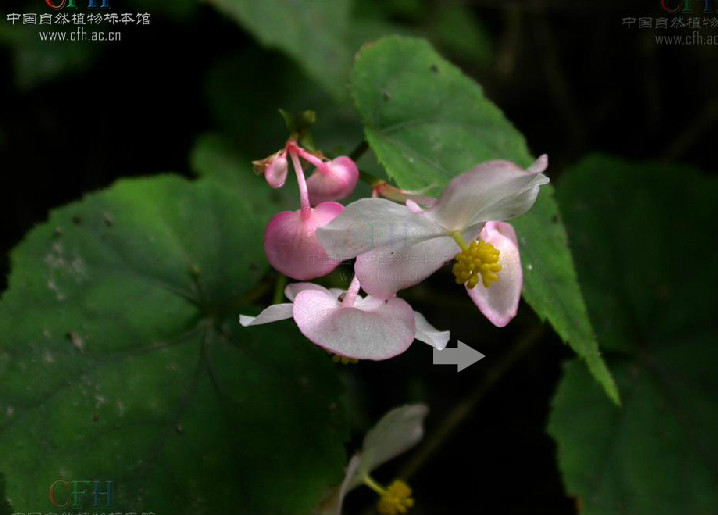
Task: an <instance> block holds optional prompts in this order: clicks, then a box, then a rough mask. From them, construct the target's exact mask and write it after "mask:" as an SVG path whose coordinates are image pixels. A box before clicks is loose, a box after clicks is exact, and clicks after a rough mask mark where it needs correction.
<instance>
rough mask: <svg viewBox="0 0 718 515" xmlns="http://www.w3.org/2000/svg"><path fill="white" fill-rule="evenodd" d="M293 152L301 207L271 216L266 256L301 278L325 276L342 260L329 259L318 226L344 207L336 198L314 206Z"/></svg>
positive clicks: (267, 234)
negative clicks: (321, 241) (311, 204)
mask: <svg viewBox="0 0 718 515" xmlns="http://www.w3.org/2000/svg"><path fill="white" fill-rule="evenodd" d="M290 155H291V158H292V162H293V164H294V169H295V171H296V174H297V182H298V184H299V202H300V206H301V207H300V208H299V210H298V211H282V212H281V213H278V214H276V215H275V216H274V218H272V220H270V222H269V224H268V225H267V230H266V231H265V233H264V251H265V253H266V254H267V260H268V261H269V263H270V264H271V265H272V266H273V267H274V268H275V269H277V270H278V271H280V272H281V273H283V274H284V275H287V276H289V277H291V278H292V279H297V280H300V281H306V280H308V279H314V278H316V277H322V276H324V275H327V274H328V273H329V272H331V271H332V270H334V269H335V268H336V267H337V265H338V264H339V263H340V261H338V260H335V259H330V258H329V257H328V256H327V254H326V252H325V251H324V248H323V247H322V246H321V245H320V244H319V241H318V240H317V235H316V230H317V228H319V227H322V226H324V225H326V224H328V223H329V222H331V221H332V220H333V219H334V218H336V216H337V215H339V213H341V212H342V211H343V210H344V206H342V205H341V204H337V203H336V202H323V203H321V204H319V205H318V206H316V207H315V208H312V207H311V206H310V204H309V195H308V192H307V183H306V181H305V179H304V172H303V171H302V167H301V164H300V162H299V157H298V155H297V153H295V152H291V151H290Z"/></svg>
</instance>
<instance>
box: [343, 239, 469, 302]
mask: <svg viewBox="0 0 718 515" xmlns="http://www.w3.org/2000/svg"><path fill="white" fill-rule="evenodd" d="M459 250H460V249H459V247H458V245H457V244H456V242H455V241H454V240H453V239H452V238H451V237H449V236H442V237H439V238H432V239H430V240H424V241H420V242H418V243H415V244H413V245H409V246H406V245H404V244H403V242H400V244H399V245H394V246H386V247H382V248H379V249H374V250H371V251H369V252H366V253H364V254H361V255H360V256H358V257H357V261H356V264H355V265H354V271H355V272H356V274H357V278H358V279H359V283H361V287H362V289H363V290H364V291H365V292H367V293H368V294H369V295H373V296H375V297H381V298H384V299H387V298H389V297H393V296H394V294H396V292H397V291H399V290H402V289H404V288H408V287H409V286H413V285H415V284H418V283H420V282H421V281H423V280H424V279H426V278H427V277H429V276H430V275H431V274H433V273H434V272H436V271H437V270H438V269H439V268H441V266H442V265H443V264H444V263H446V262H447V261H448V260H450V259H451V258H453V257H454V255H456V253H457V252H459Z"/></svg>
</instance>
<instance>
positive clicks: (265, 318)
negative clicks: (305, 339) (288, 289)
mask: <svg viewBox="0 0 718 515" xmlns="http://www.w3.org/2000/svg"><path fill="white" fill-rule="evenodd" d="M288 318H292V305H291V304H290V303H286V304H272V305H271V306H269V307H268V308H266V309H265V310H264V311H262V312H261V313H260V314H259V315H257V316H256V317H250V316H246V315H239V323H240V324H242V325H243V326H244V327H247V326H250V325H261V324H269V323H272V322H277V321H279V320H286V319H288Z"/></svg>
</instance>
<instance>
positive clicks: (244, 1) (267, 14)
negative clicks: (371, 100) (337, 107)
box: [208, 0, 352, 100]
mask: <svg viewBox="0 0 718 515" xmlns="http://www.w3.org/2000/svg"><path fill="white" fill-rule="evenodd" d="M208 1H209V2H210V3H211V4H213V5H214V6H215V7H217V9H219V10H221V11H223V12H225V13H226V14H227V15H229V16H231V17H232V18H234V19H235V20H236V21H237V22H239V23H240V24H241V25H242V26H244V27H245V28H246V29H247V30H249V31H250V32H252V33H253V34H254V35H255V36H256V37H257V39H259V41H260V42H261V43H262V44H263V45H265V46H267V47H269V48H276V49H279V50H281V51H283V52H285V53H286V54H288V55H289V56H291V57H292V58H293V59H295V60H296V61H297V62H298V63H300V64H301V65H302V67H303V68H304V69H305V70H306V72H307V73H308V74H309V76H310V77H312V78H313V79H314V80H315V81H316V82H317V83H319V84H321V85H322V86H323V87H324V88H325V89H326V90H327V91H328V92H329V93H331V94H332V96H333V97H334V98H335V99H337V100H343V99H345V98H346V97H347V91H346V83H347V79H348V77H349V70H350V67H351V58H352V53H351V49H350V48H349V46H348V43H347V34H348V30H349V11H350V2H349V0H291V1H290V0H262V1H261V2H256V1H252V0H208ZM263 69H265V70H268V73H267V72H265V74H263V76H261V77H256V78H253V80H258V81H260V82H263V83H264V82H272V81H274V80H276V77H275V76H274V74H273V73H272V72H273V70H272V69H271V68H263Z"/></svg>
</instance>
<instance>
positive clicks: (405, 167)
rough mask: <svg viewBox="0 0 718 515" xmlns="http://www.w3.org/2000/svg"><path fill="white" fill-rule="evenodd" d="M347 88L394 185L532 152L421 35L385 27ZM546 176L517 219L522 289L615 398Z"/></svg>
mask: <svg viewBox="0 0 718 515" xmlns="http://www.w3.org/2000/svg"><path fill="white" fill-rule="evenodd" d="M351 87H352V94H353V96H354V101H355V103H356V106H357V109H358V110H359V113H360V114H361V116H362V119H363V121H364V124H365V131H366V137H367V140H368V141H369V145H370V146H371V148H372V150H373V151H374V153H375V154H376V156H377V157H378V159H379V161H380V162H381V163H382V164H383V165H384V167H385V168H386V170H387V173H388V174H389V176H391V177H392V178H394V179H395V180H396V182H397V183H398V184H399V186H400V187H402V188H405V189H421V188H424V187H427V186H435V187H436V188H437V189H436V191H437V192H438V191H441V188H443V187H444V186H446V184H447V183H448V182H449V181H450V180H451V179H452V178H453V177H455V176H456V175H458V174H460V173H462V172H465V171H467V170H469V169H471V168H472V167H474V166H475V165H476V164H478V163H480V162H483V161H487V160H490V159H508V160H511V161H514V162H516V163H518V164H519V165H522V166H527V165H529V164H530V163H531V162H532V160H533V159H532V157H531V155H530V153H529V151H528V149H527V147H526V143H525V141H524V138H523V136H522V135H521V134H520V133H519V132H518V131H517V130H516V129H515V128H514V127H513V126H512V125H511V123H510V122H509V121H507V120H506V118H505V117H504V115H503V113H502V112H501V111H500V110H499V109H498V108H497V107H496V106H495V105H494V104H493V103H491V102H490V101H489V100H487V99H486V98H485V97H484V95H483V93H482V91H481V88H480V86H478V85H477V84H476V83H474V82H473V81H472V80H471V79H469V78H468V77H466V76H464V75H463V74H462V73H461V71H459V70H458V69H457V68H456V67H455V66H453V65H452V64H450V63H448V62H447V61H445V60H444V59H443V58H442V57H441V56H440V55H438V54H437V53H436V52H435V51H434V50H433V49H432V48H431V46H430V45H429V44H428V43H426V42H424V41H422V40H417V39H410V38H401V37H390V38H385V39H382V40H379V41H378V42H376V43H374V44H371V45H369V46H367V47H365V48H364V50H362V51H361V52H360V54H359V55H358V56H357V59H356V62H355V65H354V70H353V73H352V80H351ZM552 193H553V190H552V188H551V187H550V186H544V187H543V188H542V189H541V193H540V195H539V199H538V201H537V203H536V205H535V206H534V207H533V209H532V210H531V211H529V212H528V213H527V214H526V215H524V216H522V217H520V218H518V219H516V220H513V221H512V223H513V224H514V226H515V227H516V230H517V233H518V235H519V239H520V247H521V255H522V261H523V266H524V298H525V299H526V301H527V302H528V303H529V304H530V305H531V306H532V307H533V309H534V310H535V311H536V313H538V315H539V316H540V317H541V318H542V319H548V320H549V321H550V322H551V324H552V325H553V327H554V328H555V329H556V332H557V333H558V334H559V335H560V336H561V338H563V340H564V341H566V342H568V343H569V345H570V346H571V347H572V348H573V349H574V350H575V351H576V352H577V353H578V354H579V355H580V356H581V357H582V358H584V359H585V360H586V363H587V365H588V367H589V369H590V370H591V373H592V374H593V375H594V377H596V379H597V380H598V381H599V382H600V383H601V384H602V385H603V387H604V388H605V389H606V392H607V393H608V395H609V396H611V398H612V399H614V400H616V401H617V399H618V395H617V392H616V388H615V385H614V383H613V379H612V378H611V375H610V373H609V372H608V369H607V368H606V366H605V363H604V362H603V359H602V358H601V356H600V355H599V352H598V345H597V343H596V339H595V336H594V334H593V329H592V328H591V323H590V321H589V319H588V315H587V313H586V307H585V304H584V302H583V298H582V296H581V291H580V289H579V287H578V282H577V280H576V275H575V272H574V269H573V261H572V258H571V253H570V251H569V248H568V244H567V239H566V233H565V231H564V228H563V224H562V223H561V221H560V218H559V217H558V207H557V205H556V202H555V200H554V199H553V195H552Z"/></svg>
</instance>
